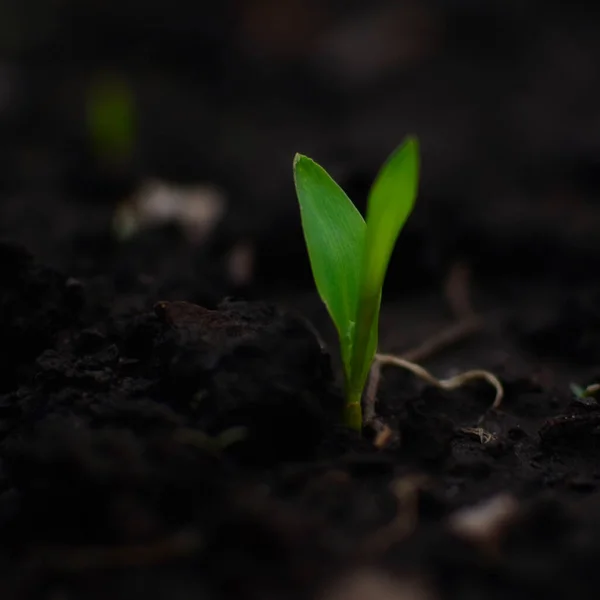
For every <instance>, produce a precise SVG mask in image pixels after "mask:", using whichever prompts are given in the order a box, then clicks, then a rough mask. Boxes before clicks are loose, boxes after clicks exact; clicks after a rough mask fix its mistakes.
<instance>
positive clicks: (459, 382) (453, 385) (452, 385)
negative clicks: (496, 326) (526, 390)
mask: <svg viewBox="0 0 600 600" xmlns="http://www.w3.org/2000/svg"><path fill="white" fill-rule="evenodd" d="M377 363H378V365H379V368H378V375H379V371H380V369H381V366H383V365H393V366H395V367H400V368H402V369H406V370H407V371H410V372H411V373H412V374H413V375H415V376H416V377H419V379H422V380H423V381H426V382H427V383H429V384H430V385H433V386H434V387H436V388H438V389H441V390H448V391H449V390H455V389H457V388H460V387H462V386H463V385H465V384H466V383H470V382H471V381H477V380H482V379H483V380H484V381H487V382H488V383H489V384H490V385H491V386H493V387H494V389H495V390H496V397H495V398H494V402H493V404H492V406H491V407H490V410H495V409H497V408H498V407H499V406H500V404H501V403H502V398H503V397H504V389H503V388H502V384H501V383H500V380H499V379H498V378H497V377H496V376H495V375H494V374H492V373H490V372H489V371H484V370H482V369H475V370H473V371H466V372H465V373H460V374H459V375H455V376H454V377H450V379H437V378H436V377H434V376H433V375H432V374H431V373H430V372H429V371H427V370H426V369H424V368H423V367H422V366H421V365H418V364H416V363H413V362H410V361H408V360H406V359H404V358H400V357H399V356H394V355H393V354H376V355H375V362H374V366H375V364H377Z"/></svg>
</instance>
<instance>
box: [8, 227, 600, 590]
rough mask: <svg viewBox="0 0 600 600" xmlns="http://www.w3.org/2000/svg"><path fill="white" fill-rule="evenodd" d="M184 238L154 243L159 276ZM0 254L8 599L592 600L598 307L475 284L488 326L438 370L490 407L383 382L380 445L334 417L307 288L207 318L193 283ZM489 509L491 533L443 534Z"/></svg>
mask: <svg viewBox="0 0 600 600" xmlns="http://www.w3.org/2000/svg"><path fill="white" fill-rule="evenodd" d="M163 233H164V232H163ZM161 236H162V237H161ZM177 237H178V236H177V234H175V233H173V232H172V233H171V234H169V236H167V237H165V236H164V235H163V234H161V233H160V232H156V233H155V234H153V240H154V244H156V245H157V246H158V247H160V248H163V251H164V253H165V254H170V255H171V259H170V260H169V262H170V264H172V265H174V262H172V261H176V260H177V258H176V257H177V250H176V248H177V246H178V245H179V244H181V243H183V242H181V241H177ZM161 240H162V241H161ZM0 252H1V261H0V264H2V280H3V288H2V296H1V302H2V310H1V312H0V314H1V315H2V320H1V323H0V343H1V352H2V359H3V365H4V369H3V376H2V380H1V386H2V395H1V397H0V427H1V432H2V442H1V453H2V470H1V489H2V494H1V496H0V527H1V532H2V535H1V538H0V539H2V554H1V561H2V562H1V568H2V589H3V598H55V597H65V598H107V597H117V598H131V597H136V598H137V597H139V598H192V597H194V598H197V597H201V598H204V597H207V598H223V597H236V598H282V597H285V598H313V597H316V596H318V597H323V598H338V597H340V598H342V597H343V598H353V597H373V598H378V597H382V598H383V597H387V596H384V595H385V594H386V593H394V594H397V595H398V597H409V598H461V599H462V598H483V597H485V598H508V597H518V598H531V597H538V596H541V595H542V594H543V595H544V596H546V597H549V598H563V597H568V596H573V595H574V596H576V597H580V598H581V597H594V595H595V590H596V588H597V585H600V577H599V576H597V575H596V574H595V573H596V572H597V569H594V568H593V566H594V562H595V561H596V560H598V558H600V503H599V502H598V499H597V494H598V490H599V488H600V467H599V466H598V464H599V460H600V437H599V432H600V408H599V407H598V405H597V404H596V402H595V400H593V399H588V400H580V399H577V398H576V397H575V396H574V395H573V394H572V392H571V391H570V389H569V383H570V382H577V383H580V384H587V383H590V382H592V381H594V377H593V374H594V368H593V365H594V363H595V360H596V357H597V353H598V343H599V342H598V337H597V336H598V326H597V319H598V317H597V314H596V313H597V311H596V310H595V309H594V307H595V306H596V303H595V302H594V301H593V295H590V294H589V293H583V292H581V293H579V292H576V291H569V292H568V293H561V292H559V288H558V287H557V286H556V284H552V283H551V282H548V281H546V282H545V283H544V282H543V281H541V280H537V281H536V282H532V281H524V280H522V281H519V280H517V279H515V278H512V279H505V280H502V281H500V280H497V281H496V283H495V284H494V285H495V286H497V287H496V288H495V287H494V286H493V285H487V286H483V287H480V288H479V290H478V293H477V294H476V295H475V300H476V302H477V304H478V307H479V308H481V311H482V314H484V315H485V316H486V317H487V319H488V323H489V327H488V328H487V329H486V331H485V332H483V333H481V334H478V335H475V336H473V338H472V339H469V340H466V341H465V342H464V343H462V344H459V345H457V346H455V347H453V348H450V349H448V350H447V351H446V352H445V353H443V354H440V355H436V356H433V357H432V361H429V366H431V368H432V369H434V371H436V372H438V373H440V374H442V375H443V374H448V373H450V372H451V371H452V370H460V369H464V368H470V367H481V368H490V369H492V370H493V371H494V372H495V373H496V374H497V375H498V376H499V377H500V378H501V380H502V382H503V384H504V387H505V392H506V396H505V399H504V402H503V404H502V406H501V410H499V411H497V412H495V413H489V412H488V413H486V410H487V409H488V407H489V404H490V402H491V399H492V397H493V393H492V391H491V390H490V389H488V388H487V387H486V386H485V385H483V384H482V385H474V386H468V387H466V388H464V389H462V390H459V391H456V392H440V391H438V390H436V389H434V388H431V387H429V386H425V385H423V384H421V383H420V382H418V381H417V380H415V378H414V377H413V376H411V375H408V374H407V373H404V372H401V371H398V370H394V369H393V368H388V369H387V370H385V371H384V378H383V382H382V388H381V389H380V393H379V402H378V404H377V412H378V415H379V417H380V418H381V420H382V421H383V422H385V423H386V424H387V425H388V426H389V427H390V428H391V429H392V432H393V433H394V436H393V439H392V441H391V443H389V444H388V445H387V446H385V447H384V448H382V449H377V448H376V447H375V446H374V445H373V434H372V432H370V430H369V429H367V430H365V432H364V435H363V436H362V438H361V437H359V436H358V435H357V434H355V433H352V432H349V431H346V430H345V429H344V428H343V427H342V426H341V425H340V423H339V415H340V413H341V404H342V398H341V394H340V390H339V387H338V386H337V383H336V377H335V376H334V375H335V373H336V369H337V367H336V365H337V360H336V359H335V356H334V357H333V360H332V357H331V356H330V354H329V351H328V350H327V349H326V348H325V346H324V342H323V341H322V340H320V339H319V338H318V337H317V335H316V333H315V330H314V329H313V327H312V326H311V325H310V324H309V321H307V320H306V319H305V316H309V317H310V318H311V319H312V320H313V322H314V323H316V324H317V325H318V326H319V328H321V329H322V331H323V332H324V335H325V338H329V339H330V340H333V341H335V340H334V338H332V336H331V328H330V327H328V326H327V321H326V315H325V314H324V311H323V309H322V308H321V307H320V304H319V302H318V300H317V299H316V298H315V296H314V295H313V294H308V295H306V296H298V295H294V297H293V298H292V297H289V296H285V295H283V294H281V293H278V298H277V299H274V300H273V301H270V302H263V301H244V300H236V299H229V300H227V299H225V300H222V301H221V302H220V303H217V304H214V300H215V298H216V297H218V296H219V294H220V293H221V292H220V286H221V285H223V284H222V283H219V278H218V277H217V278H216V279H215V278H214V277H213V278H212V279H211V276H210V273H206V279H204V280H203V279H202V271H200V272H199V274H198V276H197V277H196V279H197V281H206V282H208V283H207V284H206V288H205V289H204V290H203V291H202V292H194V287H193V286H190V287H189V288H188V292H187V293H185V292H184V291H181V288H180V287H177V286H175V288H174V290H175V291H172V290H171V291H169V289H168V278H165V279H164V280H163V281H162V282H161V285H162V287H161V286H157V285H156V283H155V282H154V279H151V278H150V279H148V280H147V281H146V280H144V281H145V283H144V282H140V281H137V282H136V281H133V282H132V280H130V279H123V280H122V281H121V283H114V282H115V278H114V277H107V276H104V277H90V278H85V277H82V278H81V279H74V278H72V277H69V276H68V275H67V274H66V273H62V272H60V271H58V270H55V269H53V268H50V267H48V266H45V265H44V264H43V263H42V262H40V259H39V257H38V258H35V257H33V256H31V255H30V254H29V253H28V252H27V251H26V250H24V249H22V248H21V247H19V246H16V245H14V244H9V243H5V244H3V245H2V246H1V248H0ZM190 252H192V253H193V250H192V248H191V247H190ZM136 256H137V257H139V256H144V255H143V254H142V255H140V254H138V253H137V252H136V251H135V249H129V250H127V248H124V249H123V250H122V258H121V259H120V261H119V262H120V267H121V268H123V269H124V268H125V265H127V264H128V261H132V264H131V268H132V269H135V266H134V265H135V260H137V259H135V257H136ZM152 260H153V259H147V258H146V261H148V262H147V263H146V266H148V265H149V264H150V263H151V262H152ZM197 264H199V265H201V264H203V263H202V261H200V260H199V261H198V263H197ZM141 266H142V265H141V264H140V271H142V270H144V269H142V268H141ZM182 272H183V271H181V270H180V275H181V273H182ZM151 282H153V283H151ZM180 285H181V284H180ZM544 286H545V287H544ZM159 294H164V295H165V297H168V296H175V297H174V299H173V300H168V299H167V300H164V299H162V298H163V296H161V295H159ZM190 300H195V301H196V302H198V301H199V300H202V302H203V304H204V306H201V305H200V304H196V303H193V302H190ZM294 305H295V307H294ZM285 306H287V307H288V308H284V307H285ZM540 306H543V307H544V308H545V311H540V310H539V308H540ZM536 307H537V309H536ZM445 312H446V309H445V308H444V306H443V302H442V300H441V298H440V296H439V295H438V294H436V293H434V292H430V293H425V292H413V293H411V294H407V295H406V297H405V300H403V301H401V300H396V301H393V302H392V303H388V304H386V306H385V310H384V314H383V321H382V330H383V335H382V345H383V346H384V347H386V348H388V349H392V350H399V351H401V350H403V349H406V347H407V346H408V345H409V343H410V342H411V341H412V342H415V343H417V342H418V341H420V340H422V339H424V338H425V337H427V336H428V335H429V334H431V333H435V332H436V331H437V330H439V329H440V328H442V327H443V326H444V324H445V323H447V322H448V321H449V319H448V317H447V316H445V314H444V313H445ZM546 313H547V314H546ZM302 314H304V315H305V316H301V315H302ZM535 314H537V315H542V316H539V317H538V319H537V321H536V319H534V318H533V317H532V315H535ZM594 336H596V337H594ZM400 340H403V345H404V347H402V346H400V344H399V341H400ZM332 347H333V348H335V346H334V345H333V346H332ZM578 365H579V366H578ZM586 365H592V366H589V367H588V366H586ZM483 413H486V417H485V420H484V421H483V423H479V421H478V419H479V417H480V416H481V415H482V414H483ZM479 426H481V427H482V428H483V429H485V432H486V433H487V434H489V435H487V436H485V435H484V436H482V435H481V434H480V433H481V432H479V433H478V430H477V429H476V428H477V427H479ZM506 494H509V496H508V497H506V496H505V495H506ZM503 501H506V502H508V504H507V506H508V508H506V513H507V514H503V513H502V512H501V513H500V515H499V516H497V515H496V516H494V515H492V516H491V517H488V518H487V520H486V521H485V524H484V526H483V533H479V534H477V535H475V534H472V533H469V531H466V532H465V530H460V529H457V528H456V527H457V526H455V525H453V522H454V520H455V519H456V518H457V515H459V514H460V513H459V512H457V511H460V510H461V509H463V508H465V507H473V506H477V503H480V502H484V503H485V502H488V503H489V502H503ZM511 502H512V503H511ZM388 588H389V590H391V591H389V590H388ZM403 593H404V594H407V595H406V596H401V594H403ZM353 594H359V595H357V596H354V595H353ZM360 594H362V595H360Z"/></svg>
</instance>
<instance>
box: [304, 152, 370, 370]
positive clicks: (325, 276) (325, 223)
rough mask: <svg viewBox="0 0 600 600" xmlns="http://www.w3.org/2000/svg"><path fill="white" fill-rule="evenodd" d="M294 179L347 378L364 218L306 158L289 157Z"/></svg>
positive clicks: (313, 265) (311, 254) (314, 267)
mask: <svg viewBox="0 0 600 600" xmlns="http://www.w3.org/2000/svg"><path fill="white" fill-rule="evenodd" d="M294 183H295V187H296V194H297V197H298V202H299V204H300V214H301V220H302V229H303V232H304V238H305V241H306V247H307V250H308V255H309V259H310V263H311V268H312V272H313V277H314V280H315V284H316V286H317V291H318V292H319V295H320V297H321V299H322V300H323V302H324V304H325V306H326V307H327V310H328V312H329V314H330V316H331V319H332V320H333V322H334V324H335V326H336V328H337V330H338V335H339V337H340V348H341V353H342V360H343V362H344V368H345V375H346V378H347V380H348V379H349V377H350V363H351V346H352V339H353V325H354V321H355V318H356V311H357V307H358V293H359V277H360V268H361V262H362V256H363V246H364V239H365V234H366V223H365V221H364V219H363V218H362V215H361V214H360V212H359V211H358V210H357V209H356V207H355V206H354V204H353V203H352V201H351V200H350V199H349V198H348V196H347V195H346V194H345V192H344V191H343V190H342V188H341V187H339V186H338V184H337V183H336V182H335V181H334V180H333V179H332V178H331V177H330V176H329V174H328V173H327V172H326V171H325V169H323V168H322V167H321V166H319V165H318V164H317V163H316V162H315V161H313V160H312V159H310V158H308V157H306V156H303V155H300V154H297V155H296V156H295V157H294Z"/></svg>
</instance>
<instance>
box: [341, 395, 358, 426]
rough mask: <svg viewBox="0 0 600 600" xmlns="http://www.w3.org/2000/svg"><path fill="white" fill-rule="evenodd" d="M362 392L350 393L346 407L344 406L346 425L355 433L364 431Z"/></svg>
mask: <svg viewBox="0 0 600 600" xmlns="http://www.w3.org/2000/svg"><path fill="white" fill-rule="evenodd" d="M361 396H362V393H361V392H358V393H356V392H350V393H348V395H347V396H346V406H344V424H345V425H346V426H347V427H350V429H354V430H355V431H358V432H360V431H362V407H361V404H360V402H361Z"/></svg>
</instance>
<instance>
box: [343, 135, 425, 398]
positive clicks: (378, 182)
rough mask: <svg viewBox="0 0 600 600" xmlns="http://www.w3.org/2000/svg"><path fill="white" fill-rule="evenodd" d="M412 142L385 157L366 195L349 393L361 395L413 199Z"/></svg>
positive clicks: (414, 156) (416, 171) (415, 154)
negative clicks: (384, 292)
mask: <svg viewBox="0 0 600 600" xmlns="http://www.w3.org/2000/svg"><path fill="white" fill-rule="evenodd" d="M418 177H419V158H418V142H417V140H416V139H415V138H411V137H409V138H407V139H406V140H405V141H404V142H403V143H402V144H401V145H400V146H399V147H398V148H396V150H394V152H392V154H391V155H390V156H389V157H388V159H387V160H386V162H385V163H384V165H383V167H382V168H381V169H380V171H379V173H378V175H377V177H376V179H375V182H374V183H373V186H372V187H371V190H370V192H369V199H368V203H367V220H366V223H367V229H366V233H365V242H364V254H363V260H362V264H361V279H360V282H361V283H360V291H359V301H358V307H357V316H356V323H357V326H356V329H355V332H354V341H353V351H354V352H353V357H352V366H351V374H352V377H351V389H353V390H354V391H355V392H357V391H358V390H362V389H363V387H364V385H365V383H366V379H367V377H368V375H369V369H370V365H371V362H372V360H373V358H374V356H375V353H376V352H377V344H378V338H379V331H378V328H379V311H380V308H381V297H382V290H383V283H384V280H385V275H386V272H387V267H388V264H389V261H390V258H391V255H392V251H393V249H394V245H395V243H396V239H397V238H398V235H399V234H400V231H401V229H402V227H403V226H404V224H405V222H406V220H407V219H408V216H409V215H410V213H411V211H412V208H413V206H414V203H415V199H416V195H417V186H418Z"/></svg>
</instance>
